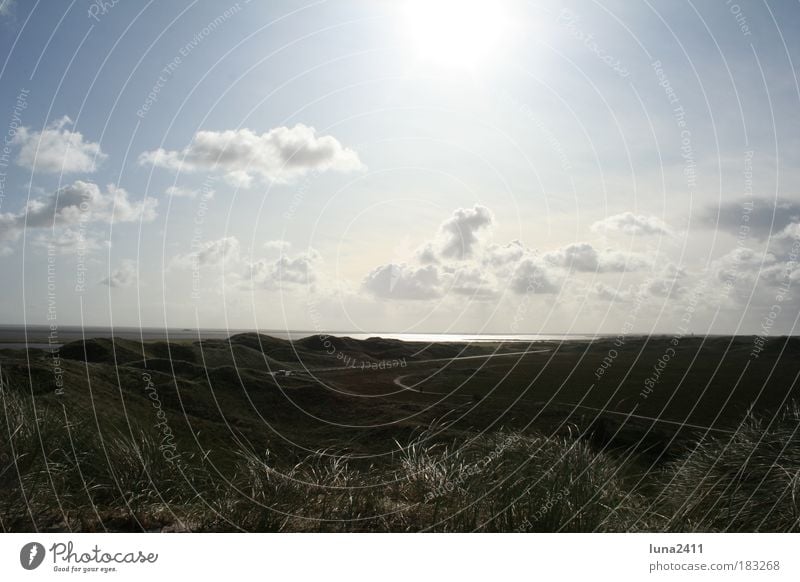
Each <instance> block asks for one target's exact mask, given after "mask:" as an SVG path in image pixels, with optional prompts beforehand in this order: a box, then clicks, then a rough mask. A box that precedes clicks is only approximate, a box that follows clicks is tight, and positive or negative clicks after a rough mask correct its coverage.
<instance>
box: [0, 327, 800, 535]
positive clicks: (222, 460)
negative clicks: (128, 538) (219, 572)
mask: <svg viewBox="0 0 800 582" xmlns="http://www.w3.org/2000/svg"><path fill="white" fill-rule="evenodd" d="M668 345H669V344H668V340H658V339H650V340H644V339H642V340H636V341H634V340H629V341H628V343H627V344H626V347H625V349H621V350H619V354H618V355H617V357H616V358H615V359H614V362H613V365H611V366H610V367H609V368H608V370H607V371H606V372H605V373H604V374H603V377H602V379H601V380H600V381H597V379H596V378H595V377H594V372H595V370H596V369H597V367H598V366H599V365H600V363H601V362H602V359H603V357H604V356H606V354H607V353H608V349H609V345H606V343H604V342H593V343H588V342H574V343H563V344H546V343H542V344H536V345H534V346H530V348H531V350H548V351H543V352H538V353H535V354H530V355H526V356H523V357H519V356H503V357H498V358H485V359H483V358H472V359H466V360H460V361H459V360H453V361H452V362H444V361H441V360H439V359H440V358H453V357H459V356H476V355H486V354H491V353H493V352H516V351H519V350H524V349H525V347H526V346H525V345H522V346H520V345H517V344H509V345H507V346H497V345H489V344H483V345H475V344H473V345H470V346H465V345H460V344H436V345H432V346H424V345H416V344H405V343H403V342H398V341H392V340H382V339H373V340H368V341H366V342H359V341H356V340H351V339H349V338H319V337H316V336H315V337H310V338H307V339H305V340H301V341H299V342H294V343H290V342H287V341H283V340H278V339H275V338H270V337H267V336H263V335H256V334H242V335H239V336H234V337H232V338H230V340H224V341H223V340H213V341H212V340H208V341H203V342H202V344H201V343H200V342H195V343H188V342H187V343H166V342H144V343H139V342H133V341H128V340H119V339H117V340H113V341H112V340H111V339H93V340H87V341H86V342H74V343H72V344H67V345H65V346H63V347H62V348H61V349H60V350H59V352H58V354H57V355H58V358H59V359H58V360H54V359H53V355H52V354H50V353H48V352H44V351H38V350H31V351H30V352H28V353H26V352H24V351H18V350H3V351H0V378H2V393H1V394H0V529H2V530H3V531H34V530H44V531H98V530H100V531H102V530H113V531H162V530H163V531H238V530H245V531H581V532H583V531H798V530H799V529H800V497H798V496H799V495H800V437H798V434H797V431H798V427H800V411H798V409H797V408H796V407H795V405H794V402H795V399H796V396H797V395H796V378H797V373H798V371H799V370H800V358H798V349H797V348H798V346H797V344H796V340H793V339H792V340H786V339H780V340H777V339H776V340H772V341H771V342H769V343H768V346H767V348H768V349H767V350H765V351H764V352H762V353H761V354H760V356H759V358H757V359H752V360H750V362H749V363H748V353H749V351H748V350H749V347H750V346H751V345H752V341H751V338H710V339H705V340H694V339H689V338H686V339H684V341H683V342H682V343H681V344H680V346H679V347H678V349H677V350H676V353H675V356H674V358H673V360H672V361H671V363H670V364H669V365H668V366H666V367H665V368H664V370H663V371H662V372H661V374H660V378H659V382H658V383H657V385H656V386H655V388H654V390H653V391H652V392H651V393H650V394H648V395H647V398H644V397H642V396H641V387H642V385H643V381H644V380H645V379H647V378H648V377H650V375H651V374H652V367H653V365H654V364H655V363H656V361H657V359H658V357H659V356H660V355H661V354H662V353H663V352H664V349H665V347H666V346H668ZM338 354H345V355H346V358H339V357H337V355H338ZM430 359H437V360H439V361H436V362H428V361H427V360H430ZM400 360H404V363H405V365H404V366H403V367H402V368H400V367H391V366H388V367H387V368H385V369H379V370H372V369H362V368H361V363H362V362H366V363H374V364H376V365H377V364H379V363H381V362H384V363H387V362H397V361H400ZM344 361H348V362H355V365H353V366H351V367H346V366H345V364H344V363H343V362H344ZM387 365H388V364H387ZM276 370H288V371H289V372H291V373H290V374H289V375H288V376H285V377H276V376H273V375H272V374H270V372H275V371H276ZM399 377H403V378H401V384H403V385H414V384H415V383H419V385H418V386H415V388H416V389H420V388H421V389H422V392H421V393H420V392H417V391H414V390H407V389H403V387H402V386H401V385H398V384H396V383H395V382H394V380H395V379H398V378H399ZM592 386H593V387H592ZM590 387H591V388H590ZM62 389H63V390H62ZM686 423H689V424H690V425H691V426H686Z"/></svg>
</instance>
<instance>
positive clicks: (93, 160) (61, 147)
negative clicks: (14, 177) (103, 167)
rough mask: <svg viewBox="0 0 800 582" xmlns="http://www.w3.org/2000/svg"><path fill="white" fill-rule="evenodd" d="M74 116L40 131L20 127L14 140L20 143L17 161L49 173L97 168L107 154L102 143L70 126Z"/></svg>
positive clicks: (60, 120) (64, 118) (14, 142)
mask: <svg viewBox="0 0 800 582" xmlns="http://www.w3.org/2000/svg"><path fill="white" fill-rule="evenodd" d="M71 125H72V120H71V119H70V118H69V117H67V116H66V115H65V116H64V117H62V118H61V119H59V120H57V121H54V122H53V123H51V124H50V125H48V126H47V127H46V128H45V129H44V130H42V131H41V132H39V131H32V130H31V129H30V128H27V127H20V128H19V129H18V130H17V133H16V135H15V136H14V138H13V139H12V140H11V144H12V145H14V146H18V147H19V148H20V149H19V154H18V155H17V164H19V165H20V166H23V167H26V168H30V169H33V170H36V171H37V172H49V173H61V172H63V173H72V172H89V173H91V172H94V171H95V170H97V165H98V164H100V163H102V162H103V161H104V160H105V159H106V158H107V157H108V156H107V155H106V154H104V153H103V152H102V151H101V149H100V144H98V143H94V142H90V141H84V139H83V134H81V133H80V132H78V131H70V130H69V129H67V128H68V127H69V126H71Z"/></svg>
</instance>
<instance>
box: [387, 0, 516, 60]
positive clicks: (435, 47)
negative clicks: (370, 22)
mask: <svg viewBox="0 0 800 582" xmlns="http://www.w3.org/2000/svg"><path fill="white" fill-rule="evenodd" d="M504 4H505V3H504V2H502V1H498V0H494V1H492V0H407V1H406V2H404V15H403V17H404V21H405V23H404V25H405V27H406V29H407V30H408V33H409V35H410V37H411V45H412V48H413V50H414V53H415V56H416V57H417V58H418V59H420V60H422V61H425V62H430V63H434V64H436V65H440V66H445V67H457V68H464V69H474V68H476V67H478V66H480V65H482V64H484V63H485V62H486V61H488V60H489V59H490V57H492V56H493V55H494V54H495V53H496V51H497V49H498V47H499V45H500V44H501V42H502V41H503V39H504V37H505V36H506V34H507V33H508V31H509V29H510V21H509V18H508V15H507V14H506V11H505V6H504Z"/></svg>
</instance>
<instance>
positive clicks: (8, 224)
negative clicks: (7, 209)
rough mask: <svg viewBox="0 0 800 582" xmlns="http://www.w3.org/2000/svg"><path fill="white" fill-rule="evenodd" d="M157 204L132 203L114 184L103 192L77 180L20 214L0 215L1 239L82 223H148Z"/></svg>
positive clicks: (40, 199) (91, 184) (146, 201)
mask: <svg viewBox="0 0 800 582" xmlns="http://www.w3.org/2000/svg"><path fill="white" fill-rule="evenodd" d="M157 206H158V201H157V200H155V199H153V198H147V199H145V200H143V201H141V202H133V201H131V199H130V197H129V196H128V193H127V192H126V191H125V190H124V189H123V188H118V187H116V186H114V185H113V184H109V185H108V186H106V191H105V192H103V191H102V190H101V189H100V188H99V187H98V186H97V184H93V183H91V182H83V181H81V180H76V181H75V182H73V183H72V184H71V185H69V186H64V187H63V188H59V189H58V190H56V191H55V192H54V193H52V194H48V195H46V196H43V197H41V198H35V199H33V200H30V201H29V202H28V204H27V205H26V206H25V208H23V209H22V210H21V211H20V212H17V213H5V214H0V240H8V241H13V240H17V239H18V238H19V236H20V234H22V231H23V230H24V229H26V228H28V229H32V228H58V227H70V226H76V225H78V224H79V223H83V224H90V223H97V222H134V221H137V220H142V221H145V222H149V221H152V220H154V219H155V217H156V216H157V214H156V207H157Z"/></svg>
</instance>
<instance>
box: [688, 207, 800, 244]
mask: <svg viewBox="0 0 800 582" xmlns="http://www.w3.org/2000/svg"><path fill="white" fill-rule="evenodd" d="M703 220H704V222H705V224H706V225H707V226H708V227H710V228H719V229H720V230H723V231H726V232H729V233H732V234H737V235H738V234H740V233H743V232H744V233H746V234H752V235H753V236H755V237H756V238H759V239H762V240H763V239H766V238H768V237H770V236H771V235H780V234H781V233H782V231H784V230H785V229H787V227H789V226H790V225H791V224H793V223H797V222H800V203H798V202H792V201H791V200H787V199H785V198H776V199H773V200H770V199H767V198H754V199H752V200H740V201H737V202H725V203H723V204H720V205H718V206H712V207H709V208H707V209H706V211H705V214H704V216H703Z"/></svg>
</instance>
